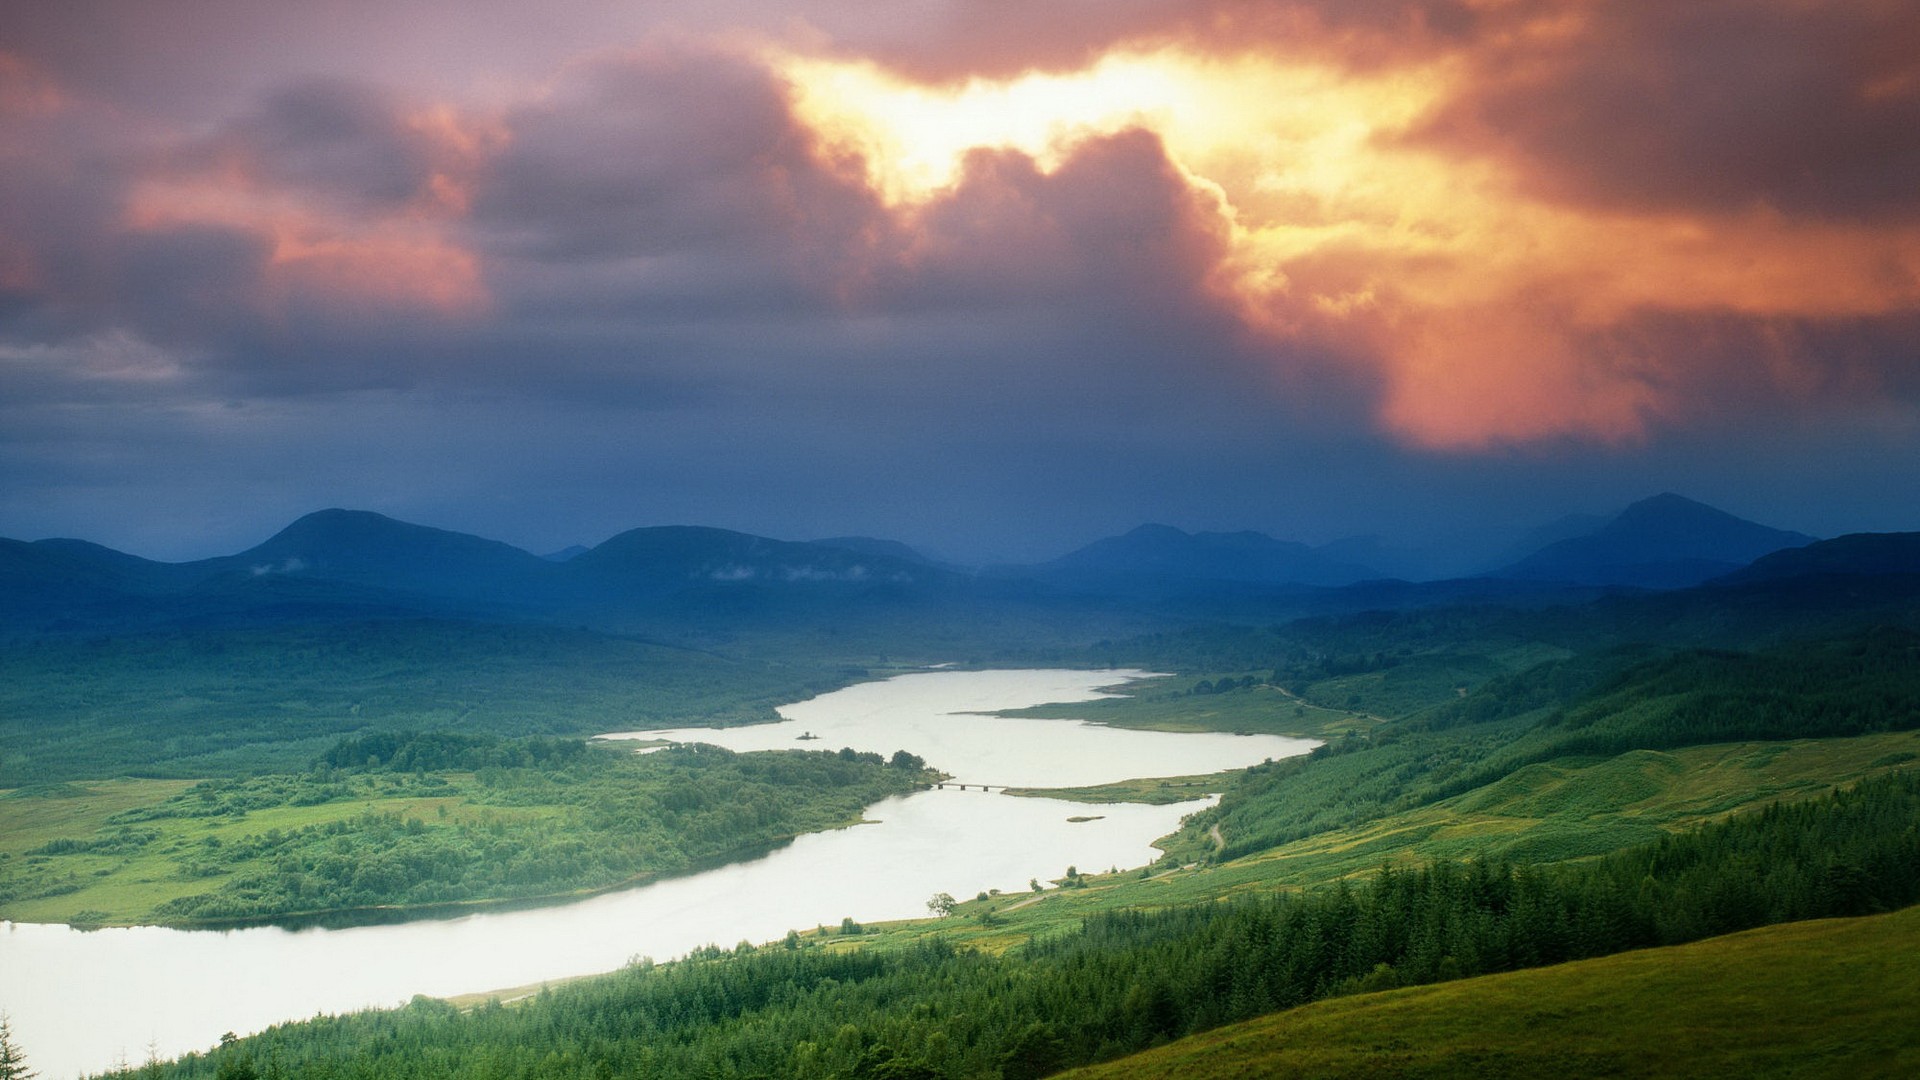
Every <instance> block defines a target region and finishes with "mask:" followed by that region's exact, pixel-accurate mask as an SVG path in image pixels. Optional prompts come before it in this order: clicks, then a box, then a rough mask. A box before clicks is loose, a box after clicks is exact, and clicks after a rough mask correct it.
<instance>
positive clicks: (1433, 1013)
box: [1065, 908, 1920, 1080]
mask: <svg viewBox="0 0 1920 1080" xmlns="http://www.w3.org/2000/svg"><path fill="white" fill-rule="evenodd" d="M1917 1015H1920V908H1909V909H1906V910H1904V911H1900V912H1895V913H1893V914H1890V915H1876V916H1870V917H1867V918H1861V919H1829V920H1820V921H1816V922H1807V923H1791V924H1787V925H1783V926H1773V927H1767V928H1764V929H1760V930H1752V931H1748V932H1746V933H1741V934H1733V935H1729V936H1727V937H1723V938H1714V939H1711V940H1708V941H1702V942H1696V943H1694V944H1691V945H1682V946H1676V947H1673V948H1667V949H1649V950H1644V951H1640V952H1631V953H1623V954H1620V955H1617V956H1609V957H1603V958H1600V959H1596V960H1585V961H1580V962H1577V963H1571V964H1562V965H1559V966H1557V967H1550V968H1539V969H1534V970H1530V971H1518V972H1512V973H1509V974H1504V975H1492V976H1486V977H1483V978H1477V979H1467V980H1462V981H1459V982H1453V983H1442V984H1439V985H1435V986H1423V987H1415V988H1411V989H1406V990H1394V991H1388V992H1384V993H1378V994H1367V995H1362V996H1358V997H1352V998H1343V999H1337V1000H1333V1001H1326V1002H1321V1003H1318V1004H1315V1005H1309V1006H1306V1007H1303V1008H1299V1009H1294V1010H1291V1011H1288V1012H1283V1013H1277V1014H1274V1015H1272V1016H1267V1017H1262V1018H1260V1019H1258V1020H1253V1021H1249V1022H1247V1023H1244V1024H1236V1025H1233V1026H1230V1027H1226V1028H1221V1029H1219V1030H1217V1031H1212V1032H1208V1033H1206V1034H1202V1035H1197V1036H1193V1037H1191V1038H1187V1039H1182V1040H1179V1041H1177V1042H1174V1043H1171V1044H1169V1045H1167V1046H1164V1047H1161V1048H1159V1049H1156V1050H1151V1051H1148V1052H1146V1053H1143V1054H1138V1055H1135V1056H1132V1057H1128V1058H1123V1059H1120V1060H1118V1061H1113V1062H1108V1063H1107V1064H1104V1065H1099V1066H1094V1067H1091V1068H1087V1069H1082V1070H1076V1071H1074V1072H1070V1073H1067V1074H1065V1075H1066V1076H1069V1077H1075V1078H1081V1080H1104V1078H1108V1077H1113V1078H1118V1077H1126V1078H1128V1080H1152V1078H1154V1077H1170V1078H1171V1077H1180V1078H1182V1080H1212V1078H1226V1077H1249V1076H1297V1077H1325V1078H1333V1077H1404V1078H1413V1077H1419V1078H1423V1080H1444V1078H1449V1077H1461V1078H1481V1077H1505V1076H1512V1077H1523V1076H1557V1077H1567V1078H1576V1077H1587V1076H1593V1077H1599V1076H1609V1077H1612V1076H1690V1077H1743V1078H1744V1077H1762V1076H1767V1077H1771V1076H1782V1077H1784V1076H1802V1077H1812V1076H1836V1077H1837V1076H1846V1077H1877V1076H1885V1077H1906V1076H1915V1075H1920V1033H1917V1032H1916V1028H1915V1027H1914V1023H1913V1018H1914V1017H1915V1016H1917Z"/></svg>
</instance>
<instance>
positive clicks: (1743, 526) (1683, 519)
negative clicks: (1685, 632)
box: [1492, 494, 1814, 589]
mask: <svg viewBox="0 0 1920 1080" xmlns="http://www.w3.org/2000/svg"><path fill="white" fill-rule="evenodd" d="M1813 540H1814V538H1813V537H1811V536H1807V535H1806V534H1804V533H1797V532H1788V531H1786V530H1783V529H1774V528H1769V527H1768V526H1765V525H1760V524H1756V523H1755V522H1751V521H1747V520H1745V519H1743V518H1738V517H1735V516H1733V515H1732V514H1729V513H1727V512H1726V511H1724V510H1716V509H1714V508H1713V507H1711V506H1707V505H1706V504H1704V503H1698V502H1695V501H1693V500H1692V499H1688V498H1683V497H1681V496H1679V495H1673V494H1662V495H1655V496H1653V497H1652V498H1649V499H1642V500H1640V501H1639V502H1637V503H1634V504H1633V505H1632V506H1629V507H1627V508H1626V509H1625V510H1622V511H1620V513H1619V514H1617V515H1616V516H1615V517H1614V518H1613V519H1612V520H1611V521H1608V522H1607V523H1606V524H1605V525H1602V526H1601V527H1600V528H1598V529H1595V530H1594V531H1592V532H1590V533H1587V534H1585V535H1581V536H1575V537H1572V538H1570V539H1566V540H1559V541H1556V542H1554V543H1551V544H1548V545H1546V546H1545V547H1543V548H1541V549H1540V550H1538V551H1536V552H1534V553H1533V554H1531V555H1529V556H1527V557H1526V558H1524V559H1521V560H1519V561H1517V562H1515V563H1512V564H1511V565H1508V566H1506V567H1503V568H1501V569H1500V570H1497V571H1494V573H1493V575H1492V576H1495V577H1502V578H1512V579H1517V580H1523V581H1564V582H1569V583H1573V584H1582V585H1630V586H1639V587H1643V588H1654V589H1675V588H1684V587H1686V586H1689V585H1697V584H1700V583H1701V582H1704V581H1707V580H1710V579H1712V578H1715V577H1719V576H1720V575H1723V574H1726V573H1729V572H1731V571H1733V570H1736V569H1738V568H1740V567H1742V566H1745V565H1746V564H1748V563H1750V562H1752V561H1753V560H1755V559H1757V558H1759V557H1761V556H1762V555H1766V554H1768V553H1770V552H1774V551H1779V550H1781V549H1782V548H1792V547H1799V546H1802V545H1804V544H1810V543H1812V542H1813Z"/></svg>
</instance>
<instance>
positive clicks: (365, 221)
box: [124, 108, 505, 316]
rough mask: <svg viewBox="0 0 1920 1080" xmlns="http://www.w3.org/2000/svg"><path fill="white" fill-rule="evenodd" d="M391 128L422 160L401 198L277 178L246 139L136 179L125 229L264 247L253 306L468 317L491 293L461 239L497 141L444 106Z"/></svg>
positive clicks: (490, 129) (488, 129)
mask: <svg viewBox="0 0 1920 1080" xmlns="http://www.w3.org/2000/svg"><path fill="white" fill-rule="evenodd" d="M395 127H396V130H398V131H399V132H401V133H402V137H404V138H406V139H409V140H411V141H412V143H413V145H415V146H417V147H418V148H419V151H420V153H419V157H420V159H421V161H422V162H424V165H423V166H422V168H421V170H420V175H419V176H418V178H417V181H416V182H415V184H414V186H413V187H412V189H411V190H410V191H408V192H406V193H404V196H403V197H399V198H387V199H372V200H370V199H367V198H358V197H343V196H342V195H340V194H339V193H337V192H334V191H330V190H329V189H328V188H327V186H326V185H324V184H313V183H302V182H301V181H300V178H298V177H288V176H284V175H278V174H276V173H275V171H274V169H273V167H272V166H273V162H272V161H271V160H270V159H269V155H267V154H265V153H264V152H262V151H260V150H258V149H257V148H255V147H254V146H252V145H251V144H250V143H248V142H247V141H246V140H244V139H234V140H229V141H228V142H226V143H224V144H222V145H220V146H218V147H217V148H216V149H215V150H214V151H212V152H210V153H206V154H202V155H198V156H190V157H187V158H186V159H185V160H184V161H180V162H169V163H166V164H164V165H163V166H162V167H160V168H157V169H155V170H153V171H152V172H151V173H150V174H149V175H147V176H146V177H144V178H143V179H141V180H140V181H139V182H137V183H135V184H134V185H133V186H132V187H131V189H130V192H129V195H128V197H127V200H126V209H125V218H124V223H125V224H126V225H127V226H128V227H129V228H131V229H133V230H136V231H141V232H156V231H164V230H174V229H183V228H192V227H215V228H221V229H229V230H234V231H237V232H241V233H244V234H247V235H250V236H252V237H254V238H256V240H257V242H258V243H259V244H260V246H261V248H262V250H263V251H264V258H263V261H262V264H261V266H260V268H259V275H260V280H259V282H258V291H257V293H256V295H255V300H256V301H257V302H258V303H259V304H260V305H261V306H262V307H263V308H264V309H265V310H266V311H267V312H269V313H276V312H284V311H286V310H287V309H288V308H289V306H290V305H293V304H296V303H300V304H318V305H320V306H323V307H331V308H336V309H344V310H348V311H361V312H395V313H405V312H410V311H419V312H428V313H434V314H439V315H449V316H450V315H470V314H474V313H478V312H480V311H482V310H484V309H485V308H486V307H487V306H488V302H489V297H488V293H487V289H486V285H485V282H484V280H483V276H482V268H481V262H480V258H479V256H478V255H477V254H476V253H475V252H474V250H473V249H472V248H471V247H469V246H468V245H467V244H465V243H464V242H463V241H462V239H461V237H460V233H459V228H460V225H461V222H462V219H463V218H464V217H465V215H466V214H467V212H468V210H469V207H470V205H471V201H472V196H471V190H472V186H473V184H474V183H475V177H476V175H477V173H478V171H479V169H480V168H481V167H482V166H483V164H484V161H485V158H486V155H487V154H488V153H489V152H491V150H492V149H493V148H494V147H496V146H497V145H498V144H499V143H500V142H501V141H502V140H504V138H505V136H504V134H503V133H502V132H501V131H500V130H499V129H498V128H497V127H495V126H492V125H487V124H476V123H472V122H468V121H466V120H464V119H463V118H462V117H460V116H459V115H458V114H456V113H455V112H453V111H452V110H450V109H446V108H435V109H429V110H425V111H421V112H417V113H412V114H406V115H401V116H399V117H397V118H396V119H395Z"/></svg>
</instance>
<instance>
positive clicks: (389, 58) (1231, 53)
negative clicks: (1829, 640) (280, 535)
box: [0, 0, 1920, 560]
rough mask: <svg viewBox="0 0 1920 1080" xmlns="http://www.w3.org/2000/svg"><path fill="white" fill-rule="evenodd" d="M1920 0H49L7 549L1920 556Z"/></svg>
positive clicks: (16, 164) (7, 331)
mask: <svg viewBox="0 0 1920 1080" xmlns="http://www.w3.org/2000/svg"><path fill="white" fill-rule="evenodd" d="M1916 177H1920V6H1916V5H1914V4H1913V3H1911V2H1910V0H1737V2H1735V0H1690V2H1688V3H1685V4H1674V3H1671V2H1670V0H1605V2H1602V0H1297V2H1296V0H1276V2H1258V0H1050V2H1047V3H1031V2H1013V0H893V2H888V3H879V2H875V0H798V2H783V3H778V4H775V3H770V2H764V0H701V2H697V3H696V2H693V0H651V2H647V3H640V2H637V0H626V2H622V3H615V2H611V0H551V2H548V3H543V4H539V5H530V4H524V3H520V2H517V0H516V2H507V0H457V2H456V0H398V2H395V0H308V2H305V3H301V4H260V3H257V2H256V0H57V2H56V0H21V2H17V3H11V4H7V5H4V6H0V535H4V536H11V537H16V538H23V539H33V538H39V537H45V536H81V537H85V538H88V539H92V540H96V541H99V542H102V543H106V544H109V545H111V546H114V547H118V548H121V549H122V550H127V551H132V552H134V553H137V554H141V555H146V556H148V557H153V558H164V559H183V558H190V557H198V556H204V555H211V554H217V553H225V552H231V551H235V550H238V549H240V548H243V547H246V546H249V545H251V544H253V543H257V542H258V541H260V540H262V539H264V538H265V537H267V536H268V535H270V534H271V533H272V532H274V531H275V530H277V529H278V528H280V527H281V526H283V525H284V524H286V523H287V522H289V521H291V520H292V519H293V518H294V517H297V516H298V515H300V514H302V513H305V512H308V511H311V510H315V509H320V508H323V507H329V506H346V507H353V508H362V509H371V510H377V511H381V512H383V513H387V514H390V515H392V516H395V517H399V518H402V519H405V520H409V521H415V522H420V523H423V524H430V525H436V526H440V527H444V528H452V529H459V530H462V531H467V532H474V533H479V534H482V535H486V536H490V537H495V538H498V539H503V540H506V541H508V542H511V543H515V544H518V545H521V546H523V547H527V548H529V549H531V550H535V551H546V550H553V549H557V548H560V547H564V546H566V545H569V544H575V543H581V544H592V543H596V542H598V541H599V540H602V539H604V538H606V537H607V536H609V535H611V534H613V533H615V532H618V531H620V530H622V529H626V528H631V527H635V526H640V525H655V524H670V523H671V524H707V525H717V526H722V527H727V528H735V529H742V530H745V531H750V532H756V533H761V534H765V535H771V536H777V537H782V538H790V539H806V538H812V537H823V536H832V535H848V534H863V535H877V536H885V537H892V538H898V539H902V540H905V541H907V542H909V543H913V544H915V545H917V546H920V547H922V548H923V549H926V550H929V551H932V552H935V553H939V554H942V555H945V556H948V557H952V558H959V559H966V560H989V559H1029V558H1041V557H1047V556H1051V555H1054V554H1058V553H1060V552H1062V551H1064V550H1067V549H1069V548H1071V547H1074V546H1077V545H1079V544H1082V543H1085V542H1087V541H1090V540H1092V539H1095V538H1097V537H1100V536H1103V535H1109V534H1112V533H1116V532H1120V531H1124V530H1126V529H1128V528H1131V527H1133V526H1135V525H1138V524H1141V523H1143V522H1148V521H1155V522H1163V523H1167V524H1172V525H1176V526H1180V527H1183V528H1188V529H1195V530H1198V529H1227V530H1234V529H1257V530H1260V531H1264V532H1268V533H1271V534H1272V535H1275V536H1279V537H1282V538H1289V539H1300V540H1305V541H1308V542H1315V543H1318V542H1325V541H1330V540H1334V539H1337V538H1340V537H1344V536H1351V535H1379V536H1383V537H1385V538H1387V540H1388V541H1390V542H1392V543H1396V544H1404V545H1432V546H1438V547H1441V548H1447V549H1448V550H1455V551H1464V550H1466V548H1467V547H1469V546H1471V545H1472V544H1475V543H1478V544H1481V545H1482V546H1487V545H1488V544H1491V543H1492V542H1493V538H1498V539H1500V540H1501V541H1504V540H1505V539H1506V538H1508V537H1510V536H1511V534H1513V533H1514V532H1517V531H1518V530H1521V529H1524V528H1526V527H1528V526H1532V525H1538V524H1541V523H1544V522H1546V521H1548V520H1551V519H1553V518H1557V517H1559V516H1561V515H1565V514H1569V513H1576V512H1578V513H1603V512H1608V511H1611V510H1614V509H1618V508H1619V507H1621V506H1623V505H1625V504H1626V503H1628V502H1630V501H1632V500H1634V499H1637V498H1640V497H1642V496H1646V495H1650V494H1654V493H1656V492H1660V491H1677V492H1680V493H1683V494H1686V495H1689V496H1692V497H1694V498H1697V499H1701V500H1703V501H1706V502H1709V503H1712V504H1714V505H1717V506H1720V507H1722V508H1724V509H1727V510H1730V511H1732V512H1734V513H1737V514H1740V515H1742V516H1745V517H1749V518H1753V519H1756V520H1760V521H1763V522H1766V523H1767V524H1771V525H1776V526H1779V527H1783V528H1793V529H1799V530H1802V531H1805V532H1810V533H1814V534H1816V535H1834V534H1838V533H1842V532H1848V531H1859V530H1887V529H1911V528H1920V514H1917V513H1916V512H1915V508H1916V507H1920V183H1916V179H1915V178H1916Z"/></svg>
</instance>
